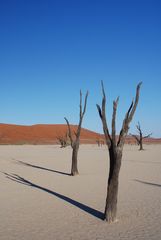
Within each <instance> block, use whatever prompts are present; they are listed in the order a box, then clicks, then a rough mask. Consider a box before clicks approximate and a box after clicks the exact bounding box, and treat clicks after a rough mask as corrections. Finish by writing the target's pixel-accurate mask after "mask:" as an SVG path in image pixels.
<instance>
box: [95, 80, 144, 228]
mask: <svg viewBox="0 0 161 240" xmlns="http://www.w3.org/2000/svg"><path fill="white" fill-rule="evenodd" d="M101 85H102V94H103V97H102V107H100V106H99V105H98V104H97V109H98V113H99V116H100V118H101V121H102V125H103V131H104V135H105V140H106V144H107V146H108V150H109V159H110V167H109V176H108V185H107V197H106V204H105V212H104V218H105V220H106V221H107V222H109V223H111V222H114V221H116V213H117V196H118V184H119V172H120V167H121V159H122V152H123V146H124V143H125V138H126V136H127V133H128V130H129V124H130V122H131V120H132V118H133V116H134V113H135V110H136V107H137V105H138V101H139V93H140V86H141V83H139V84H138V85H137V89H136V96H135V100H134V101H132V103H131V105H130V107H129V109H128V111H127V113H126V115H125V118H124V120H123V124H122V129H121V131H120V134H119V137H118V140H117V139H116V123H115V122H116V112H117V106H118V102H119V98H117V99H116V101H113V115H112V133H111V135H110V133H109V128H108V125H107V121H106V95H105V91H104V86H103V81H102V82H101Z"/></svg>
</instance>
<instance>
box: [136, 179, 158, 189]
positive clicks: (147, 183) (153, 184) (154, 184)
mask: <svg viewBox="0 0 161 240" xmlns="http://www.w3.org/2000/svg"><path fill="white" fill-rule="evenodd" d="M134 181H136V182H139V183H143V184H146V185H151V186H155V187H161V184H157V183H151V182H145V181H141V180H137V179H134Z"/></svg>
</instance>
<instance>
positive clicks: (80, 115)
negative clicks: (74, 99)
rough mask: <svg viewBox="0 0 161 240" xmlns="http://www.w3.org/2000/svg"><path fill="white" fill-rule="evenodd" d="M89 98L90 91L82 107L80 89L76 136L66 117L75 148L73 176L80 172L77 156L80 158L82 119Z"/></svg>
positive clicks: (72, 167) (71, 140)
mask: <svg viewBox="0 0 161 240" xmlns="http://www.w3.org/2000/svg"><path fill="white" fill-rule="evenodd" d="M87 98H88V91H87V93H86V96H85V100H84V107H83V109H82V92H81V91H80V106H79V107H80V113H79V124H78V127H77V130H76V132H75V138H74V137H73V134H72V131H71V127H70V124H69V121H68V119H67V118H64V119H65V121H66V123H67V126H68V131H69V139H70V143H71V147H72V149H73V152H72V166H71V176H75V175H78V174H79V172H78V159H77V158H78V150H79V143H80V133H81V128H82V121H83V117H84V114H85V112H86V106H87Z"/></svg>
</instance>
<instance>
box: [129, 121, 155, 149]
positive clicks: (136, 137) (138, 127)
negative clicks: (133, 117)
mask: <svg viewBox="0 0 161 240" xmlns="http://www.w3.org/2000/svg"><path fill="white" fill-rule="evenodd" d="M136 128H137V130H138V133H139V135H134V134H130V135H131V136H132V137H134V138H135V140H136V142H137V144H138V145H139V150H144V148H143V139H145V138H149V137H150V136H151V135H152V133H150V134H148V135H146V136H143V132H142V130H141V126H140V123H139V122H138V124H137V125H136Z"/></svg>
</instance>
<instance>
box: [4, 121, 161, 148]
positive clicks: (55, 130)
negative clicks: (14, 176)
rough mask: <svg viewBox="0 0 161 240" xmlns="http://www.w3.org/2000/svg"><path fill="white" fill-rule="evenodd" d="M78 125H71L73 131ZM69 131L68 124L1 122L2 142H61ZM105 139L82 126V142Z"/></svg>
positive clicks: (132, 141)
mask: <svg viewBox="0 0 161 240" xmlns="http://www.w3.org/2000/svg"><path fill="white" fill-rule="evenodd" d="M76 127H77V126H76V125H71V129H72V131H73V134H74V131H75V130H76ZM66 133H67V125H66V124H36V125H31V126H24V125H15V124H3V123H1V124H0V144H59V141H58V137H63V136H65V134H66ZM98 140H104V136H103V134H100V133H96V132H94V131H90V130H88V129H85V128H82V131H81V143H84V144H85V143H86V144H88V143H90V144H91V143H92V144H96V143H97V141H98ZM144 142H146V143H161V139H155V138H147V139H145V140H144ZM126 143H129V144H135V139H133V138H132V137H130V136H128V137H127V138H126Z"/></svg>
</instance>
